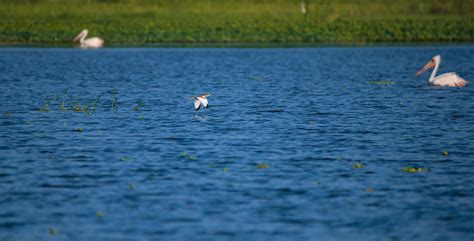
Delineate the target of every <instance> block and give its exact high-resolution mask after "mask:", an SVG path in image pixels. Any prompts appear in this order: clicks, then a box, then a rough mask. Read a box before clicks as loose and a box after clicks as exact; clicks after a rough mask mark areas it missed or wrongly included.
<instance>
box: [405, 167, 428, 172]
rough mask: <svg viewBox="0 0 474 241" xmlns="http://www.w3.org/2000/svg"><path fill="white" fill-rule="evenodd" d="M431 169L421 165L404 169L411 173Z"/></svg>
mask: <svg viewBox="0 0 474 241" xmlns="http://www.w3.org/2000/svg"><path fill="white" fill-rule="evenodd" d="M428 170H429V169H427V168H421V167H404V168H403V169H402V171H404V172H409V173H419V172H427V171H428Z"/></svg>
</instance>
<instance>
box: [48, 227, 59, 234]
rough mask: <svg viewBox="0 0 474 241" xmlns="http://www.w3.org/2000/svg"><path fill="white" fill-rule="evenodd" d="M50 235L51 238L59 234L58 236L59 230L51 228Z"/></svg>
mask: <svg viewBox="0 0 474 241" xmlns="http://www.w3.org/2000/svg"><path fill="white" fill-rule="evenodd" d="M49 234H50V235H51V236H55V235H57V234H58V229H56V228H49Z"/></svg>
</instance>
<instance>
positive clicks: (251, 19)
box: [0, 0, 474, 45]
mask: <svg viewBox="0 0 474 241" xmlns="http://www.w3.org/2000/svg"><path fill="white" fill-rule="evenodd" d="M300 2H301V1H299V0H293V1H282V0H275V1H269V0H268V1H265V0H247V1H245V0H243V1H237V0H222V1H218V0H203V1H198V0H194V1H192V0H183V1H172V0H161V1H160V0H159V1H150V0H148V1H147V0H128V1H126V0H123V1H120V0H111V1H104V0H102V1H93V0H89V1H78V0H70V1H67V2H61V1H59V2H58V1H47V0H30V1H28V0H17V1H5V0H0V42H1V43H3V44H8V43H27V44H69V43H71V41H72V39H73V38H74V37H75V36H76V35H77V34H78V33H79V32H80V30H82V29H84V28H88V29H89V30H90V36H100V37H102V38H104V39H105V40H106V44H112V45H142V44H225V43H234V44H235V43H240V44H265V43H272V44H319V43H379V42H382V43H383V42H395V43H404V42H407V43H408V42H472V41H474V0H457V1H445V2H441V3H435V2H433V1H425V0H418V1H413V0H412V1H409V0H400V1H388V0H366V1H363V0H358V1H347V0H345V1H343V0H333V1H328V0H319V1H316V0H306V1H304V2H305V7H306V14H303V13H302V11H301V5H300Z"/></svg>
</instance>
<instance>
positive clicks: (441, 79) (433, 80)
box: [416, 55, 468, 87]
mask: <svg viewBox="0 0 474 241" xmlns="http://www.w3.org/2000/svg"><path fill="white" fill-rule="evenodd" d="M440 63H441V56H439V55H436V56H434V57H433V58H432V59H431V60H430V61H429V62H428V63H427V64H426V65H425V67H423V68H422V69H421V70H420V71H418V73H416V77H418V76H420V75H421V74H423V73H424V72H425V71H427V70H428V69H430V68H432V67H435V68H434V70H433V72H432V73H431V76H430V84H432V85H437V86H451V87H455V86H466V84H467V83H468V82H467V81H466V80H464V79H463V78H461V77H460V76H459V75H457V74H456V73H454V72H451V73H446V74H442V75H440V76H438V77H435V76H436V73H437V72H438V68H439V64H440Z"/></svg>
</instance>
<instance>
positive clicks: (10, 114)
mask: <svg viewBox="0 0 474 241" xmlns="http://www.w3.org/2000/svg"><path fill="white" fill-rule="evenodd" d="M3 115H4V116H6V117H10V116H12V113H11V112H8V111H5V112H3Z"/></svg>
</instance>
